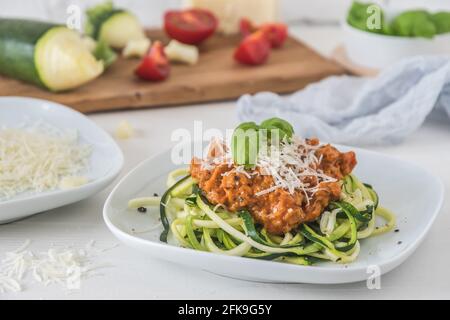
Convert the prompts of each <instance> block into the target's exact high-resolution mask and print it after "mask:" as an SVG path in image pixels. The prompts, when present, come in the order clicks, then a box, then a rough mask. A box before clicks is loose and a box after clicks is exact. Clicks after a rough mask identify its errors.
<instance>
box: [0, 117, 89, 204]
mask: <svg viewBox="0 0 450 320" xmlns="http://www.w3.org/2000/svg"><path fill="white" fill-rule="evenodd" d="M90 155H91V147H90V146H87V145H81V144H79V143H78V136H77V134H76V132H62V131H60V130H58V129H56V128H54V127H51V126H49V125H44V124H36V125H35V126H31V127H28V129H22V128H16V129H13V128H6V129H1V128H0V201H1V200H7V199H10V198H12V197H14V196H16V195H18V194H21V193H40V192H44V191H50V190H54V189H56V188H58V187H59V186H60V182H61V180H62V179H64V178H65V177H71V176H78V175H79V174H80V173H81V172H83V171H86V169H87V168H88V164H89V158H90Z"/></svg>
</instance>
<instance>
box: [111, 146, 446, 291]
mask: <svg viewBox="0 0 450 320" xmlns="http://www.w3.org/2000/svg"><path fill="white" fill-rule="evenodd" d="M340 148H341V149H342V150H348V149H350V148H347V147H340ZM351 149H352V150H355V151H356V153H357V157H358V166H357V168H356V171H355V173H356V174H357V175H358V176H359V177H360V178H361V179H362V181H364V182H367V183H370V184H372V185H373V186H374V187H375V189H376V191H377V192H378V193H379V195H380V201H381V205H383V206H385V207H387V208H389V209H391V210H392V211H393V212H394V213H395V214H396V216H397V219H398V223H397V227H398V228H399V229H400V232H390V233H387V234H384V235H381V236H377V237H373V238H369V239H365V240H362V241H361V253H360V255H359V257H358V259H357V260H356V261H355V262H353V263H351V264H349V265H339V264H333V263H323V264H320V265H317V266H298V265H290V264H284V263H280V262H272V261H261V260H255V259H250V258H242V257H230V256H224V255H219V254H214V253H209V252H199V251H194V250H191V249H185V248H181V247H179V246H177V245H175V244H173V245H172V244H166V243H162V242H160V241H159V235H160V233H161V231H162V227H159V228H157V229H154V228H152V226H155V224H157V222H158V217H159V212H158V209H157V208H156V209H155V210H149V211H148V212H147V213H146V214H142V213H139V212H137V210H127V203H128V200H130V199H132V198H134V197H141V196H145V195H147V196H148V195H153V193H155V192H157V193H159V194H162V193H163V192H164V189H165V182H166V178H167V174H168V173H169V172H170V171H171V170H173V169H175V168H176V166H175V165H173V164H172V161H171V152H170V150H169V151H166V152H164V153H162V154H159V155H157V156H155V157H153V158H151V159H148V160H146V161H144V162H143V163H141V164H140V165H139V166H137V167H136V168H135V169H134V170H133V171H131V172H130V173H129V174H128V175H127V176H126V177H124V178H123V179H122V180H121V181H120V182H119V184H118V185H117V186H116V187H115V188H114V190H113V191H112V192H111V194H110V195H109V197H108V199H107V201H106V203H105V206H104V209H103V217H104V220H105V222H106V225H107V226H108V228H109V229H110V230H111V232H112V233H113V234H114V235H115V236H116V237H117V238H118V239H119V240H121V241H122V242H124V243H125V244H126V245H128V246H130V247H132V248H135V249H137V250H140V251H141V252H142V253H143V254H145V255H148V256H149V257H153V258H157V259H162V260H166V261H170V262H173V263H177V264H180V265H184V266H189V267H194V268H197V269H201V270H207V271H209V272H213V273H216V274H221V275H226V276H230V277H233V278H239V279H245V280H253V281H263V282H292V283H346V282H355V281H362V280H365V279H367V278H368V277H369V275H370V272H371V270H372V271H373V270H374V269H371V268H373V266H378V267H379V268H380V272H381V274H382V273H385V272H388V271H390V270H392V269H393V268H395V267H397V266H398V265H400V264H401V263H402V262H403V261H404V260H405V259H406V258H407V257H409V256H410V255H411V253H413V251H414V250H415V249H416V248H417V246H418V245H419V244H420V242H421V241H422V240H423V239H424V237H425V235H426V233H427V232H428V230H429V229H430V227H431V225H432V223H433V221H434V220H435V218H436V216H437V214H438V212H439V210H440V208H441V205H442V201H443V194H444V188H443V185H442V183H441V182H440V181H439V179H437V178H436V177H434V176H433V175H432V174H430V173H429V172H428V171H427V170H425V169H423V168H420V167H418V166H416V165H413V164H411V163H408V162H405V161H402V160H399V159H396V158H392V157H388V156H385V155H382V154H379V153H375V152H371V151H367V150H362V149H356V148H351ZM191 150H192V149H191ZM146 230H149V231H148V232H145V231H146ZM142 231H144V232H143V233H141V232H142ZM399 241H401V243H399ZM436 258H438V257H436Z"/></svg>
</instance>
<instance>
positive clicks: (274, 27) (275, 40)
mask: <svg viewBox="0 0 450 320" xmlns="http://www.w3.org/2000/svg"><path fill="white" fill-rule="evenodd" d="M259 30H261V31H262V32H263V33H264V34H265V35H266V37H267V39H268V40H269V42H270V45H271V46H272V48H279V47H281V46H282V45H283V44H284V42H285V41H286V39H287V37H288V29H287V26H286V25H285V24H283V23H266V24H263V25H262V26H261V27H260V28H259Z"/></svg>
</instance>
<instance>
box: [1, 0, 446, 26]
mask: <svg viewBox="0 0 450 320" xmlns="http://www.w3.org/2000/svg"><path fill="white" fill-rule="evenodd" d="M103 1H104V0H0V16H15V17H33V18H42V19H51V20H55V21H58V22H64V21H65V13H66V8H67V6H68V5H70V4H76V5H79V6H80V7H82V8H85V7H87V6H91V5H93V4H96V3H99V2H103ZM242 1H246V0H242ZM279 1H280V12H281V18H282V19H283V20H285V21H288V22H293V21H298V20H302V21H304V20H305V19H307V20H308V21H310V20H312V21H313V22H318V23H323V22H326V23H329V22H332V21H339V20H341V19H342V17H343V16H344V14H345V12H346V10H347V8H348V6H349V4H350V3H351V2H352V0H279ZM361 1H362V2H369V0H361ZM182 2H183V0H115V1H114V3H115V4H117V6H119V7H126V8H129V9H130V10H133V12H135V13H136V14H137V15H138V16H139V18H140V20H141V21H142V22H143V23H144V24H145V25H147V26H157V25H159V24H160V22H161V15H162V13H163V12H164V11H165V10H167V9H168V8H176V7H179V6H180V5H181V4H182ZM370 2H379V3H381V4H389V5H390V6H392V7H400V8H404V7H428V8H431V9H434V8H449V7H450V1H448V0H371V1H370Z"/></svg>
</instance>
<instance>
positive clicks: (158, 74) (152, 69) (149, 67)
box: [135, 41, 170, 81]
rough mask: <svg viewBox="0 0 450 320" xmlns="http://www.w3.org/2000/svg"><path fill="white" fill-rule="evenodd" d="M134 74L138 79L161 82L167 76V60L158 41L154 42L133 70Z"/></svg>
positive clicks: (168, 71)
mask: <svg viewBox="0 0 450 320" xmlns="http://www.w3.org/2000/svg"><path fill="white" fill-rule="evenodd" d="M135 73H136V75H137V76H138V77H139V78H141V79H143V80H149V81H161V80H164V79H166V78H167V77H168V76H169V74H170V64H169V60H168V59H167V57H166V54H165V53H164V46H163V44H162V43H161V42H160V41H155V43H154V44H153V45H152V47H151V48H150V50H149V52H148V54H147V55H146V56H145V57H144V58H143V59H142V61H141V63H140V64H139V66H138V67H137V69H136V70H135Z"/></svg>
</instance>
